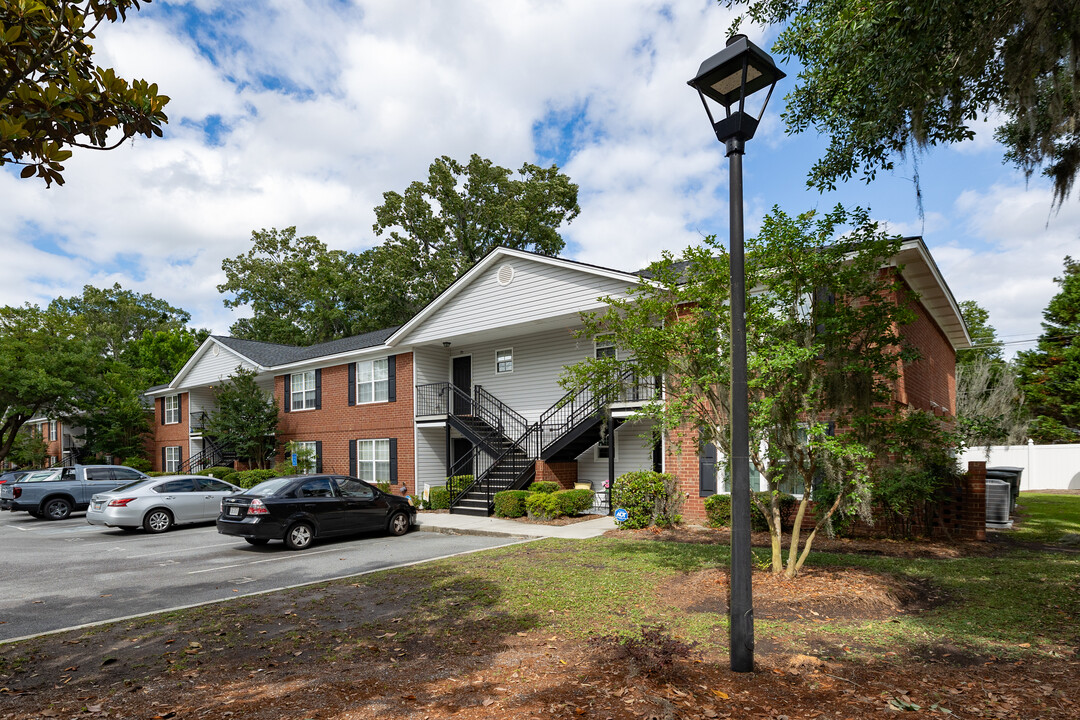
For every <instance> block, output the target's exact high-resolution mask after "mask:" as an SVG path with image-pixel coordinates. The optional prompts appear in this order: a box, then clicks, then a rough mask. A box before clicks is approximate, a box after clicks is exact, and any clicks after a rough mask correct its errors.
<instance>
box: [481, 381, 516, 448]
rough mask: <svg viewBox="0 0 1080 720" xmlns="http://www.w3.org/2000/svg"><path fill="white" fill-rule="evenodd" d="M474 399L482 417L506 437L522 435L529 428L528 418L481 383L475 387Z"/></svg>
mask: <svg viewBox="0 0 1080 720" xmlns="http://www.w3.org/2000/svg"><path fill="white" fill-rule="evenodd" d="M472 399H473V403H474V404H475V406H476V408H477V409H479V410H480V412H479V413H477V415H479V416H480V419H481V420H483V421H484V422H486V423H487V424H488V425H491V426H492V427H494V428H496V429H497V430H499V432H501V433H502V434H503V435H504V436H505V437H508V438H513V437H520V436H521V435H522V434H524V433H525V431H526V430H528V428H529V421H528V420H526V419H525V418H524V417H523V416H522V415H521V414H520V413H518V412H517V411H515V410H514V409H513V408H512V407H510V406H509V405H507V404H506V403H504V402H503V401H502V400H500V399H499V398H497V397H495V396H494V395H492V394H491V393H489V392H488V391H487V390H485V389H484V388H483V387H481V386H479V385H476V386H475V387H474V389H473V398H472ZM485 415H487V416H488V417H485ZM489 418H490V419H489ZM492 420H495V421H496V422H492Z"/></svg>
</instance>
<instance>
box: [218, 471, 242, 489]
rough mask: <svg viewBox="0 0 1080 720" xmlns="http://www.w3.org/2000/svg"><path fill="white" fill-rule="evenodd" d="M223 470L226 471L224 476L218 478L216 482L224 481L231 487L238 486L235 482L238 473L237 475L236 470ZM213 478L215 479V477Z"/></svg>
mask: <svg viewBox="0 0 1080 720" xmlns="http://www.w3.org/2000/svg"><path fill="white" fill-rule="evenodd" d="M224 470H225V471H226V472H225V474H223V475H222V476H221V477H219V478H218V480H224V481H225V482H227V483H232V484H233V485H239V484H240V483H238V482H236V476H237V475H239V474H240V473H238V472H237V471H236V470H232V469H230V468H224ZM214 477H217V476H216V475H215V476H214Z"/></svg>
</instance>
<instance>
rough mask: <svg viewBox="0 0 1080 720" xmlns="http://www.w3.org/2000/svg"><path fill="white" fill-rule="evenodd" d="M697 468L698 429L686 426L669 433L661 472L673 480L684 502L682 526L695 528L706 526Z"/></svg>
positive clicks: (703, 501) (703, 500)
mask: <svg viewBox="0 0 1080 720" xmlns="http://www.w3.org/2000/svg"><path fill="white" fill-rule="evenodd" d="M699 468H700V463H699V461H698V433H697V428H695V427H692V426H690V425H687V426H684V427H682V428H680V429H679V430H677V431H676V432H673V433H669V434H668V436H667V438H666V441H665V442H664V472H666V473H669V474H671V475H674V476H675V480H676V481H677V482H678V484H679V490H680V491H681V492H682V494H683V498H684V499H685V501H684V503H683V509H682V516H683V522H684V523H691V524H694V525H704V524H705V498H703V497H701V494H700V490H699V486H698V474H699Z"/></svg>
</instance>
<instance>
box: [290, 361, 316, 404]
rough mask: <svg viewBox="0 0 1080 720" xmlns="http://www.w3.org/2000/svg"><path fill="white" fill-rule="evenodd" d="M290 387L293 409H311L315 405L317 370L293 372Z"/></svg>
mask: <svg viewBox="0 0 1080 720" xmlns="http://www.w3.org/2000/svg"><path fill="white" fill-rule="evenodd" d="M289 382H290V383H291V385H292V387H291V388H290V395H291V401H292V402H291V406H292V407H291V409H293V410H310V409H312V408H314V407H315V371H314V370H308V371H307V372H302V373H293V374H292V376H291V380H290V381H289Z"/></svg>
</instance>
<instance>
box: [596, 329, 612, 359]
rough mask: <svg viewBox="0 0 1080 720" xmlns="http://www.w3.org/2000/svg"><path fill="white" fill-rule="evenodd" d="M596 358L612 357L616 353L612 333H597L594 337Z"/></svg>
mask: <svg viewBox="0 0 1080 720" xmlns="http://www.w3.org/2000/svg"><path fill="white" fill-rule="evenodd" d="M595 342H596V359H597V360H599V359H600V358H614V357H615V354H616V350H615V340H614V337H613V336H612V335H599V336H597V338H596V341H595Z"/></svg>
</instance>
